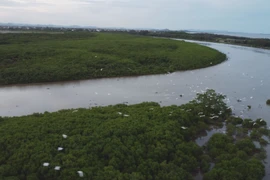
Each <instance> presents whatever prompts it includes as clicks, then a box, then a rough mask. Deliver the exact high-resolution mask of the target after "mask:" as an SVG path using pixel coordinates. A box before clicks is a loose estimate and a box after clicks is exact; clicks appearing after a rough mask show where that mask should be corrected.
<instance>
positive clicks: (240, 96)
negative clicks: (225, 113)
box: [0, 41, 270, 179]
mask: <svg viewBox="0 0 270 180" xmlns="http://www.w3.org/2000/svg"><path fill="white" fill-rule="evenodd" d="M193 42H195V41H193ZM196 43H200V44H202V45H205V46H209V47H211V48H214V49H217V50H219V51H221V52H223V53H226V54H227V56H228V60H227V61H225V62H224V63H221V64H219V65H216V66H212V67H208V68H204V69H198V70H192V71H183V72H175V73H171V74H162V75H149V76H139V77H125V78H124V77H122V78H104V79H96V80H82V81H71V82H58V83H47V84H34V85H12V86H5V87H1V88H0V116H21V115H27V114H32V113H34V112H44V111H49V112H51V111H57V110H60V109H67V108H79V107H84V108H88V107H93V106H105V105H111V104H118V103H126V104H135V103H140V102H144V101H154V102H158V103H160V104H161V105H162V106H167V105H172V104H176V105H181V104H183V103H187V102H188V101H190V100H192V99H193V98H194V97H195V96H196V93H197V92H203V91H205V90H206V89H207V88H210V89H215V90H216V91H217V92H220V93H223V94H225V95H227V99H226V102H227V104H228V105H229V106H232V109H233V112H234V113H235V114H236V115H239V116H241V117H244V118H252V119H255V118H264V119H265V120H266V121H267V122H268V123H269V124H270V106H267V105H266V100H267V99H270V78H269V77H270V69H269V68H270V50H263V49H257V48H250V47H240V46H235V45H228V44H217V43H208V42H207V43H206V42H196ZM180 95H183V96H182V97H180ZM237 100H240V101H241V102H238V101H237ZM247 105H251V109H250V110H248V108H247ZM268 152H270V149H269V147H268ZM268 154H269V153H268ZM267 161H268V162H270V157H269V155H268V159H267ZM266 169H270V167H269V165H266ZM267 178H268V179H270V171H269V170H267V176H266V179H267Z"/></svg>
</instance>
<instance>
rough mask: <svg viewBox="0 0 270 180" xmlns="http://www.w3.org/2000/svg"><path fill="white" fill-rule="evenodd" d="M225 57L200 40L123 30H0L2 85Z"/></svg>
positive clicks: (167, 68) (186, 65)
mask: <svg viewBox="0 0 270 180" xmlns="http://www.w3.org/2000/svg"><path fill="white" fill-rule="evenodd" d="M225 59H226V55H225V54H222V53H220V52H218V51H216V50H214V49H211V48H208V47H203V46H200V45H197V44H193V43H187V42H181V41H173V40H166V39H156V38H150V37H141V36H135V35H128V34H123V33H122V34H121V33H90V32H65V33H63V34H45V33H44V34H42V33H35V34H31V33H26V34H23V33H22V34H0V85H4V84H16V83H35V82H51V81H63V80H78V79H89V78H102V77H114V76H131V75H143V74H157V73H167V72H173V71H177V70H187V69H195V68H203V67H208V66H212V65H215V64H218V63H221V62H222V61H224V60H225Z"/></svg>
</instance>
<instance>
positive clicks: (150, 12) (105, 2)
mask: <svg viewBox="0 0 270 180" xmlns="http://www.w3.org/2000/svg"><path fill="white" fill-rule="evenodd" d="M269 20H270V0H0V22H2V23H26V24H54V25H80V26H97V27H124V28H157V29H165V28H167V29H171V30H185V29H197V30H223V31H231V32H248V33H266V34H270V23H269Z"/></svg>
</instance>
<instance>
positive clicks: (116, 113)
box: [0, 90, 269, 180]
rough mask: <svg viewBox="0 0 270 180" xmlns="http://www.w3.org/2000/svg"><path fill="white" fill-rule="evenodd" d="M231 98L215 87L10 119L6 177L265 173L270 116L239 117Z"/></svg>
mask: <svg viewBox="0 0 270 180" xmlns="http://www.w3.org/2000/svg"><path fill="white" fill-rule="evenodd" d="M224 98H225V96H224V95H221V94H217V93H215V92H214V91H213V90H208V91H207V92H206V93H204V94H200V95H198V96H197V98H196V99H194V100H193V101H191V102H189V103H187V104H184V105H181V106H175V105H173V106H166V107H160V105H159V104H157V103H151V102H148V103H140V104H136V105H131V106H127V105H124V104H119V105H114V106H106V107H95V108H92V109H82V108H81V109H70V110H61V111H58V112H54V113H48V112H45V113H44V114H41V113H34V114H33V115H29V116H22V117H12V118H7V117H2V118H0V137H1V138H0V142H1V148H0V154H1V155H2V156H1V158H0V162H1V163H0V164H1V165H0V178H19V179H26V178H27V179H30V178H31V179H52V180H53V179H59V178H60V179H77V178H78V177H79V176H78V174H77V171H81V172H83V175H84V178H86V179H108V178H109V179H111V178H118V179H120V178H122V179H132V178H134V177H136V178H137V179H138V178H139V179H150V178H155V179H175V178H177V177H180V176H181V177H184V178H185V179H193V177H192V175H193V174H194V172H198V170H200V171H201V172H204V177H205V179H207V178H208V179H216V178H218V177H219V178H223V179H229V178H230V177H235V176H236V175H237V177H239V179H246V178H247V177H249V178H253V179H262V177H263V176H264V165H263V164H262V162H261V159H264V158H265V151H264V148H263V147H264V145H265V143H266V141H263V139H262V136H263V135H267V133H269V130H267V129H266V127H267V126H266V122H265V121H264V120H262V119H259V120H256V121H252V120H249V119H246V120H244V121H243V120H242V119H240V118H235V117H231V109H229V108H228V106H227V105H226V104H225V103H224V102H223V101H224ZM206 105H207V106H206ZM225 119H226V120H227V121H226V125H227V130H226V132H223V133H219V134H216V135H213V136H212V138H210V140H209V141H208V144H205V146H202V147H200V146H198V145H197V144H196V143H195V142H194V140H195V139H196V138H198V136H199V135H200V134H205V131H206V130H209V129H211V128H212V127H214V126H215V127H217V126H219V127H221V126H222V125H223V123H224V122H225V121H224V120H225ZM254 124H255V125H254ZM225 133H226V134H225ZM248 134H250V136H249V135H248ZM235 137H236V138H235ZM252 141H257V142H258V143H260V144H261V145H262V148H258V147H256V146H255V145H254V144H253V142H252ZM213 163H214V164H215V166H214V167H213V169H212V170H211V171H210V165H211V164H213ZM228 163H229V164H230V165H228ZM198 167H200V168H199V169H198ZM231 167H234V168H231ZM242 167H245V168H242ZM247 169H248V171H246V170H247ZM221 171H222V172H223V173H221ZM217 175H218V177H217Z"/></svg>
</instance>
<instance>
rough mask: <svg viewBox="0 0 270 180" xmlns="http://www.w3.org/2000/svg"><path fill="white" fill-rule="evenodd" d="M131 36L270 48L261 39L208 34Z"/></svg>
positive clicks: (266, 41) (150, 32) (167, 33)
mask: <svg viewBox="0 0 270 180" xmlns="http://www.w3.org/2000/svg"><path fill="white" fill-rule="evenodd" d="M130 33H131V34H139V35H144V36H156V37H168V38H180V39H190V40H197V41H209V42H218V43H228V44H236V45H241V46H251V47H258V48H266V49H269V48H270V39H262V38H246V37H237V36H228V35H218V34H210V33H187V32H184V31H157V32H153V31H131V32H130Z"/></svg>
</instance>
